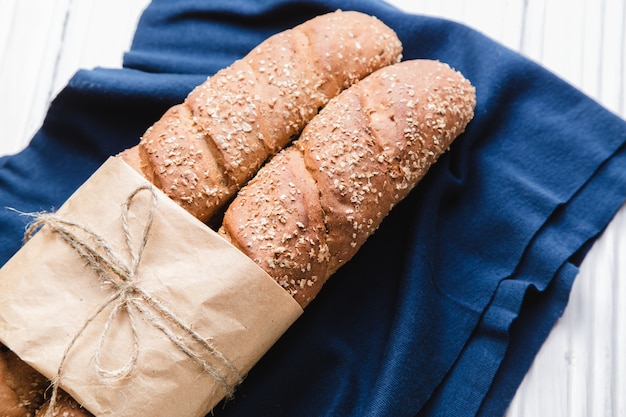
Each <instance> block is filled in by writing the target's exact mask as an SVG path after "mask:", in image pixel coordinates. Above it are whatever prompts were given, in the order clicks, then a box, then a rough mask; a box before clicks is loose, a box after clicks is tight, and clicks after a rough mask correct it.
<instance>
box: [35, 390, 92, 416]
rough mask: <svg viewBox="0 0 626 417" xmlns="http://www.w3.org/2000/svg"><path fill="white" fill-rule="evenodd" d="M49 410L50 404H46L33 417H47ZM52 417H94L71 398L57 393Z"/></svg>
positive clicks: (62, 393) (61, 392)
mask: <svg viewBox="0 0 626 417" xmlns="http://www.w3.org/2000/svg"><path fill="white" fill-rule="evenodd" d="M49 408H50V402H49V401H48V402H46V403H45V404H44V405H43V406H42V407H41V408H40V409H39V410H37V414H35V417H47V416H48V415H49V414H48V409H49ZM52 417H94V416H93V414H91V413H90V412H89V411H87V410H86V409H84V408H83V407H82V406H81V405H80V404H78V403H77V402H76V401H75V400H74V399H73V398H72V397H70V396H69V395H68V394H67V393H66V392H64V391H59V395H58V397H57V403H56V405H55V407H54V412H53V413H52Z"/></svg>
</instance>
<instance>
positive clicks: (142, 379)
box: [0, 158, 302, 417]
mask: <svg viewBox="0 0 626 417" xmlns="http://www.w3.org/2000/svg"><path fill="white" fill-rule="evenodd" d="M146 186H149V184H148V183H147V182H146V180H145V179H144V178H143V177H141V176H140V175H139V174H137V173H136V172H135V171H134V170H132V169H131V168H130V167H128V166H127V165H126V164H125V163H124V162H122V161H121V160H119V159H117V158H110V159H109V160H108V161H107V162H106V163H105V164H104V165H103V166H102V167H101V168H100V169H99V170H98V171H97V172H96V173H95V174H94V175H93V176H92V177H91V178H90V179H89V180H88V181H87V182H85V184H83V186H82V187H81V188H80V189H79V190H77V191H76V193H75V194H74V195H73V196H72V197H71V198H70V199H69V200H68V201H67V202H66V203H65V204H64V205H63V206H62V207H61V208H60V209H59V210H58V212H57V213H56V214H55V217H57V218H61V219H63V220H65V221H68V222H71V223H72V224H78V225H80V226H84V227H85V228H86V229H88V230H90V231H92V232H93V233H95V234H96V235H97V236H98V238H100V239H101V242H100V243H91V245H92V246H94V247H95V248H96V250H99V251H103V252H106V250H103V249H102V248H103V247H106V248H109V249H110V253H108V254H105V255H104V257H105V258H107V257H108V258H107V259H109V258H112V259H113V261H114V263H115V262H117V263H119V264H122V265H123V266H124V268H127V269H128V270H132V269H133V265H136V271H137V272H136V274H134V273H132V274H131V275H132V277H131V278H132V281H133V283H132V284H133V286H134V290H133V291H129V292H128V293H127V295H123V296H119V297H117V298H115V294H119V293H120V291H121V290H120V288H121V287H123V285H124V282H123V281H122V283H121V284H120V283H114V282H112V280H111V279H110V277H108V276H107V275H106V274H104V275H103V274H102V273H100V272H98V271H97V270H94V267H93V265H91V264H90V263H89V262H88V261H87V260H86V258H85V257H84V256H82V257H81V256H80V255H79V253H78V252H77V250H76V249H75V248H73V247H71V246H70V245H69V244H68V243H67V242H66V241H64V240H63V239H61V238H59V236H58V235H59V233H56V232H54V231H53V230H52V229H51V228H50V227H48V226H44V227H43V228H42V229H41V230H40V231H39V232H38V233H36V234H35V235H34V237H33V238H32V239H31V240H29V241H28V243H27V244H26V245H24V246H23V248H22V249H21V250H20V251H19V252H18V253H17V254H16V255H15V256H14V257H13V258H12V259H11V260H10V261H9V262H8V263H7V264H6V265H5V266H4V267H3V268H2V269H1V270H0V340H1V341H2V343H4V344H5V345H7V346H8V347H9V348H11V349H12V350H13V351H14V352H15V353H17V354H18V355H19V356H20V357H21V358H22V359H23V360H25V361H26V362H27V363H29V364H30V365H31V366H33V367H34V368H35V369H37V370H38V371H39V372H41V373H42V374H43V375H45V376H46V377H48V378H51V379H53V378H55V377H57V376H58V374H59V366H60V365H62V366H61V367H62V372H61V373H60V380H59V385H60V386H61V388H63V389H65V390H66V391H67V392H69V393H70V394H71V395H72V396H73V397H74V398H75V399H76V400H77V401H78V402H80V403H81V404H82V405H83V406H84V407H85V408H87V409H88V410H89V411H90V412H92V413H93V414H95V415H97V416H135V417H136V416H157V415H158V416H177V417H183V416H185V417H187V416H189V417H192V416H198V417H201V416H204V415H206V414H207V413H208V412H209V411H210V410H211V409H212V408H213V407H214V406H215V405H216V404H217V403H218V402H219V401H221V400H222V399H223V397H224V396H225V395H227V394H228V388H229V387H230V386H234V385H236V384H237V383H238V382H239V381H240V379H241V377H243V376H244V375H245V374H246V373H247V372H248V371H249V370H250V368H251V367H252V366H253V365H254V364H255V363H256V362H257V361H258V360H259V359H260V358H261V356H262V355H263V354H264V353H265V352H266V351H267V350H268V349H269V348H270V347H271V346H272V345H273V344H274V343H275V341H276V340H277V339H278V338H279V337H280V336H281V335H282V334H283V333H284V332H285V330H286V329H287V328H288V327H289V326H290V325H291V324H292V323H293V322H294V321H295V320H296V319H297V317H299V315H300V314H301V313H302V309H301V308H300V306H299V305H298V304H297V303H296V302H295V301H294V300H293V298H292V297H291V296H290V295H289V294H288V293H287V292H286V291H284V290H283V289H282V288H281V287H280V286H279V285H278V284H276V282H275V281H274V280H273V279H272V278H271V277H269V276H268V275H267V274H266V273H265V272H264V271H263V270H261V269H260V268H259V267H258V266H257V265H255V264H254V263H253V262H252V261H251V260H249V259H248V258H247V257H246V256H245V255H243V254H242V253H241V252H239V251H238V250H237V249H235V248H234V247H232V246H231V245H230V244H228V243H227V242H226V241H224V240H223V239H222V238H221V237H219V236H218V235H217V233H215V232H214V231H212V230H211V229H209V228H208V227H207V226H206V225H204V224H203V223H201V222H199V221H198V220H196V219H195V218H194V217H192V216H191V215H189V214H188V213H187V212H185V211H184V210H183V209H182V208H180V207H179V206H178V205H176V204H175V203H174V202H173V201H172V200H170V199H169V198H167V197H166V196H165V195H164V194H162V193H161V192H159V191H158V190H155V189H154V188H153V187H151V186H149V187H151V188H150V190H152V191H151V192H139V193H137V194H136V196H135V198H134V199H133V201H132V204H131V205H130V206H129V208H128V212H127V216H126V217H127V228H126V232H125V231H124V227H123V225H122V223H123V222H122V221H121V217H122V214H121V213H122V212H123V206H124V204H125V202H126V201H127V200H128V199H129V196H130V195H131V194H133V192H134V191H135V190H137V189H138V188H140V187H146ZM152 193H154V195H156V204H155V205H151V203H152V195H153V194H152ZM151 207H153V212H154V217H153V220H151V221H150V224H149V232H148V235H147V239H146V240H145V246H144V244H143V243H142V232H143V231H145V230H146V222H147V220H146V218H147V217H148V213H149V212H150V210H151ZM127 237H129V239H128V240H127ZM78 240H79V241H81V240H84V241H86V242H91V241H92V239H91V238H90V237H89V236H83V235H81V236H79V239H78ZM138 248H143V250H140V249H138ZM133 256H134V258H135V260H133ZM137 258H139V259H137ZM105 269H106V268H105ZM131 272H132V271H131ZM112 275H115V274H112ZM141 294H146V295H147V297H148V298H149V301H146V299H145V298H142V296H141ZM124 297H127V298H126V299H124ZM112 298H115V299H114V300H113V301H111V299H112ZM155 303H156V307H155ZM161 308H162V309H163V311H165V312H166V313H164V312H163V311H161V310H160V309H161ZM116 309H117V310H116ZM100 310H102V311H100ZM168 315H171V316H172V317H173V319H172V317H168ZM133 329H134V330H133ZM185 329H186V330H185ZM197 336H200V337H201V340H194V337H197ZM74 339H75V340H74ZM135 342H136V346H135V345H134V344H135ZM68 346H71V348H70V349H69V350H68ZM185 349H187V350H188V352H186V351H185ZM134 352H136V359H133V355H134V354H135V353H134ZM96 353H98V354H97V355H96ZM64 357H65V359H63V358H64ZM120 370H125V371H124V372H120ZM116 371H117V372H120V374H119V375H116V377H113V376H112V375H106V372H111V373H112V374H115V372H116Z"/></svg>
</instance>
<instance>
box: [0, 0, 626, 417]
mask: <svg viewBox="0 0 626 417" xmlns="http://www.w3.org/2000/svg"><path fill="white" fill-rule="evenodd" d="M336 9H344V10H350V9H352V10H360V11H363V12H366V13H369V14H373V15H376V16H377V17H379V18H380V19H381V20H382V21H384V22H385V23H387V24H388V25H389V26H391V27H392V28H393V29H395V30H396V32H397V33H398V35H399V37H400V38H401V40H402V42H403V44H404V58H405V59H412V58H431V59H439V60H441V61H444V62H447V63H449V64H450V65H451V66H452V67H454V68H456V69H457V70H459V71H461V72H462V73H463V74H464V75H465V76H466V77H467V78H468V79H469V80H470V81H471V82H472V83H473V84H474V85H475V86H476V90H477V99H478V103H477V108H476V116H475V118H474V120H473V121H472V122H471V123H470V125H469V127H468V129H467V131H466V133H464V134H463V135H462V136H461V137H460V138H459V139H458V140H457V141H456V142H455V143H454V144H453V146H452V149H451V150H450V152H449V153H447V154H446V155H445V156H444V157H443V158H442V159H440V161H439V162H438V163H437V164H436V165H435V166H434V167H433V168H432V169H431V171H430V172H429V173H428V175H427V176H426V178H425V179H424V180H423V182H422V183H421V184H420V185H419V186H418V187H417V188H416V189H414V190H413V192H412V193H411V194H410V195H409V197H408V198H407V199H406V200H405V201H403V202H402V203H401V204H400V205H398V206H397V207H396V208H395V209H394V210H393V212H392V213H391V214H390V216H389V217H388V218H387V219H386V220H385V221H384V223H383V225H382V226H381V228H380V229H379V230H378V232H377V233H376V234H375V235H374V236H373V237H372V238H371V239H370V240H369V241H368V242H367V243H366V244H365V246H364V247H363V248H362V249H361V251H360V252H359V254H358V255H357V256H356V257H355V258H354V259H353V260H352V261H351V262H350V263H348V264H347V265H346V266H344V267H343V268H342V269H341V270H339V272H338V273H337V274H336V275H335V276H333V277H332V278H331V279H330V281H329V282H328V284H327V285H326V287H325V288H324V289H323V290H322V292H321V294H320V295H319V296H318V298H317V299H316V300H315V301H314V302H313V303H312V304H311V305H310V306H309V307H308V308H307V311H306V312H305V314H304V315H303V316H302V318H301V319H300V320H299V321H298V322H296V323H295V324H294V326H293V327H292V328H291V329H290V330H289V331H288V332H287V333H286V334H285V335H284V337H283V338H282V339H281V340H279V342H278V343H277V344H276V345H275V346H274V347H273V348H272V349H271V350H270V352H269V353H268V354H267V355H266V356H265V357H264V358H263V359H262V360H261V362H260V363H258V365H257V366H256V367H255V368H253V370H252V371H251V372H250V374H249V375H248V376H247V378H246V379H245V381H244V382H243V384H242V385H241V386H240V387H239V388H238V390H237V392H236V394H235V397H234V399H232V400H230V401H227V402H225V403H224V404H222V405H220V406H218V407H217V409H216V410H215V412H214V415H215V416H218V417H221V416H246V417H249V416H298V417H303V416H305V417H306V416H359V417H361V416H448V415H449V416H457V417H458V416H474V415H480V416H500V415H503V414H504V413H505V411H506V408H507V406H508V404H509V403H510V401H511V399H512V397H513V395H514V393H515V390H516V389H517V387H518V386H519V383H520V382H521V380H522V378H523V376H524V374H525V373H526V371H527V370H528V367H529V366H530V364H531V362H532V360H533V357H534V356H535V354H536V352H537V350H538V349H539V347H540V346H541V344H542V342H543V341H544V340H545V338H546V336H547V335H548V333H549V331H550V329H551V328H552V326H553V324H554V322H555V321H556V320H557V318H558V317H559V316H560V315H561V313H562V311H563V309H564V308H565V305H566V303H567V300H568V295H569V291H570V288H571V285H572V282H573V280H574V279H575V277H576V274H577V272H578V265H579V264H580V262H581V260H582V259H583V258H584V255H585V253H586V250H587V249H588V247H589V246H590V244H591V243H592V242H593V240H594V239H595V238H596V237H597V236H598V234H599V233H600V232H601V231H602V230H603V229H604V228H605V227H606V225H607V224H608V222H609V221H610V220H611V218H612V217H613V215H614V214H615V212H616V211H617V210H618V209H619V207H620V206H621V205H622V204H623V203H624V200H625V199H626V151H625V148H624V143H625V142H626V122H625V121H624V120H622V119H621V118H619V117H617V116H615V115H614V114H612V113H611V112H609V111H607V110H606V109H604V108H602V107H601V106H600V105H598V104H597V103H596V102H594V101H593V100H591V99H590V98H588V97H586V96H585V95H583V94H582V93H580V92H579V91H578V90H576V89H575V88H573V87H572V86H570V85H568V84H567V83H565V82H564V81H562V80H560V79H559V78H558V77H556V76H554V75H553V74H551V73H550V72H548V71H547V70H545V69H543V68H541V67H540V66H538V65H536V64H534V63H533V62H531V61H529V60H528V59H526V58H524V57H522V56H520V55H518V54H516V53H514V52H513V51H511V50H508V49H507V48H505V47H503V46H502V45H500V44H498V43H496V42H494V41H492V40H490V39H489V38H487V37H485V36H484V35H482V34H480V33H478V32H476V31H474V30H471V29H469V28H467V27H465V26H463V25H459V24H456V23H453V22H450V21H446V20H440V19H436V18H432V17H423V16H415V15H409V14H406V13H403V12H401V11H399V10H397V9H395V8H393V7H392V6H390V5H388V4H386V3H384V2H381V1H377V0H358V1H357V0H304V1H291V0H264V1H255V0H204V1H203V0H179V1H171V0H154V1H153V2H152V3H151V4H150V5H149V6H148V7H147V9H146V10H145V11H144V13H143V14H142V17H141V20H140V21H139V23H138V26H137V30H136V34H135V37H134V41H133V44H132V47H131V49H130V51H129V52H128V53H127V54H126V55H125V58H124V67H123V68H122V69H104V68H98V69H94V70H89V71H79V72H78V73H77V74H76V75H75V76H74V77H73V79H72V80H71V81H70V82H69V84H68V86H67V87H66V88H65V89H64V90H63V91H62V92H61V93H60V94H59V96H58V97H57V98H56V99H55V100H54V102H53V103H52V104H51V106H50V109H49V112H48V115H47V117H46V120H45V122H44V124H43V126H42V128H41V130H40V131H39V132H38V133H37V134H36V135H35V136H34V138H33V140H32V142H31V143H30V145H29V146H28V147H27V149H25V150H24V151H23V152H21V153H19V154H17V155H14V156H9V157H5V158H2V159H0V264H1V263H3V262H5V261H6V260H7V259H8V258H9V257H10V256H11V255H12V254H13V253H14V252H15V251H17V250H18V248H19V247H20V245H21V237H22V234H23V232H24V225H25V222H26V221H27V219H24V218H23V217H20V216H19V215H18V214H16V213H15V212H13V211H10V210H6V209H4V207H14V208H16V209H19V210H21V211H39V210H51V209H54V208H55V207H58V206H60V205H61V204H62V203H63V201H64V200H65V199H66V198H67V197H68V196H69V195H70V194H71V193H72V192H73V191H74V190H75V189H76V188H77V187H78V186H79V185H80V184H81V183H82V182H83V181H84V180H85V179H86V178H87V177H88V176H89V175H90V174H91V173H92V172H93V171H94V170H95V169H96V168H97V167H98V166H99V165H100V164H101V163H102V162H103V161H104V160H105V158H107V157H108V156H109V155H112V154H115V153H117V152H119V151H121V150H123V149H125V148H128V147H130V146H133V145H135V144H136V143H137V142H138V140H139V137H140V135H141V134H142V133H143V132H144V130H145V129H146V128H147V127H148V126H149V125H151V124H152V123H153V122H154V121H156V120H157V119H158V118H159V117H160V116H161V114H162V113H163V112H164V111H165V110H166V109H167V108H168V107H169V106H171V105H173V104H176V103H178V102H180V101H182V100H183V99H184V97H185V96H186V94H187V93H188V92H189V91H190V90H191V89H192V88H193V87H194V86H195V85H197V84H199V83H201V82H202V81H204V79H205V78H206V76H207V75H209V74H213V73H214V72H216V71H217V70H218V69H220V68H222V67H224V66H227V65H229V64H230V63H232V62H233V61H234V60H235V59H237V58H240V57H242V56H243V55H244V54H246V53H247V52H248V51H249V50H250V49H251V48H252V47H254V46H255V45H256V44H258V43H260V42H261V41H263V40H264V39H265V38H267V37H268V36H269V35H271V34H273V33H276V32H278V31H280V30H283V29H286V28H288V27H292V26H294V25H296V24H298V23H300V22H302V21H304V20H306V19H308V18H311V17H313V16H314V15H317V14H320V13H325V12H329V11H333V10H336ZM42 279H43V278H42Z"/></svg>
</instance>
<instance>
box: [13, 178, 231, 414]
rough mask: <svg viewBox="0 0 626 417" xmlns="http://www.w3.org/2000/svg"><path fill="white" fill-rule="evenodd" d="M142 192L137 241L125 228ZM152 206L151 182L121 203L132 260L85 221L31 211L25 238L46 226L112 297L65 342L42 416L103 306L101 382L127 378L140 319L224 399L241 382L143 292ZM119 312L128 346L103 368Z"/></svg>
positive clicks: (212, 350)
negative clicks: (144, 205) (145, 196)
mask: <svg viewBox="0 0 626 417" xmlns="http://www.w3.org/2000/svg"><path fill="white" fill-rule="evenodd" d="M141 192H148V193H150V203H149V207H148V212H147V215H146V216H145V217H144V216H141V217H140V219H141V220H142V221H143V222H144V223H143V227H142V229H141V235H140V236H139V240H138V244H137V242H136V241H135V239H134V237H133V233H132V232H131V228H130V227H129V213H130V212H131V206H132V204H133V202H134V201H135V199H136V198H137V196H138V194H139V193H141ZM156 207H157V195H156V192H155V191H154V189H153V188H152V186H150V185H148V184H146V185H142V186H140V187H138V188H137V189H135V190H134V191H133V192H132V193H131V194H130V195H129V196H128V198H127V199H126V201H125V202H124V204H123V206H122V211H121V228H122V233H123V235H124V243H125V248H126V250H127V252H128V253H127V255H129V256H128V258H130V262H128V261H125V260H124V259H122V258H121V257H119V256H117V255H116V254H115V253H114V251H113V250H112V249H111V247H110V245H109V244H108V243H107V242H106V241H105V239H104V238H102V237H101V236H100V235H99V234H97V233H96V232H94V231H93V230H91V229H90V228H89V227H87V226H86V225H82V224H79V223H76V222H73V221H69V220H66V219H63V218H61V217H59V216H57V215H56V214H53V213H37V214H34V215H33V216H34V217H35V220H34V221H33V222H32V223H31V224H30V226H29V227H28V229H27V231H26V233H25V240H29V239H30V238H32V236H33V235H34V234H35V233H36V232H37V231H38V230H39V229H41V228H42V227H44V226H45V227H48V228H49V229H50V230H51V231H52V232H53V233H54V234H56V235H57V236H58V237H60V238H61V239H62V240H63V241H64V242H65V243H67V244H68V245H69V246H70V247H72V248H73V249H74V251H75V252H76V253H77V254H78V255H79V256H80V258H81V259H83V260H84V261H86V263H87V265H88V266H89V268H90V269H91V270H92V271H93V272H94V275H95V276H96V277H97V278H98V279H99V280H100V281H101V282H102V283H104V284H106V285H107V286H109V287H110V288H111V289H112V292H111V295H110V296H109V297H108V298H107V299H106V300H105V301H104V302H103V303H101V304H100V305H98V306H97V308H96V309H95V311H94V312H93V313H91V314H90V315H89V316H88V317H87V318H86V320H85V322H84V323H83V325H82V326H81V327H80V329H79V330H78V332H76V334H75V335H74V336H73V338H72V339H71V341H70V343H69V344H68V345H67V347H66V349H65V351H64V353H63V356H62V357H61V361H60V363H59V367H58V369H57V372H56V375H55V376H54V377H53V378H52V380H51V388H52V392H51V397H50V405H49V407H48V412H47V414H46V417H48V416H52V415H53V414H54V409H55V405H56V402H57V397H58V390H59V385H60V383H61V379H62V375H63V372H64V370H65V366H66V361H67V358H68V356H69V354H70V352H71V350H72V348H73V347H74V345H75V344H76V342H77V340H78V339H79V338H80V337H81V335H82V334H83V333H84V332H85V330H86V329H87V328H88V327H89V326H90V324H91V323H92V322H93V321H94V320H95V319H96V317H98V316H99V315H100V314H102V313H103V311H104V310H106V309H107V308H110V312H109V316H108V318H107V320H106V322H105V324H104V328H103V329H102V332H101V334H100V339H99V342H98V345H97V347H96V351H95V354H94V367H95V371H96V372H97V374H98V375H99V376H100V377H101V378H102V379H103V380H120V379H123V378H125V377H127V376H129V375H130V373H131V372H132V370H133V369H134V368H135V366H136V363H137V358H138V356H139V351H140V340H139V336H138V330H137V322H138V319H139V317H141V318H143V319H144V321H145V322H147V323H149V324H151V325H152V326H153V327H155V328H156V329H158V330H160V331H161V332H162V333H163V334H164V336H165V337H167V338H168V339H169V340H170V341H171V342H172V343H173V344H174V346H175V347H176V348H177V349H178V350H179V351H181V352H183V353H184V354H185V355H187V356H188V357H189V358H190V359H191V360H192V361H193V362H194V363H196V364H197V365H198V366H199V367H200V369H201V370H202V371H203V372H204V373H206V374H209V375H210V376H211V377H213V378H214V379H215V380H216V381H217V382H218V383H219V384H220V385H221V386H222V387H223V388H224V389H225V391H226V392H227V396H228V397H230V396H232V394H233V392H234V388H235V386H236V385H237V384H239V383H240V382H241V380H242V376H241V375H240V373H239V371H238V370H237V369H236V368H235V366H234V365H233V364H232V363H231V362H230V361H229V360H228V359H226V358H225V357H224V355H223V354H222V353H221V352H219V350H218V349H217V348H216V347H215V346H213V345H212V344H211V342H210V340H207V339H205V338H203V337H202V336H201V335H199V334H198V333H197V332H195V331H194V330H192V329H191V328H190V327H189V326H188V325H187V324H185V323H184V322H183V321H181V320H179V319H178V318H177V317H176V316H175V315H174V313H173V312H171V311H170V310H169V309H168V308H166V307H165V305H163V304H162V303H161V302H160V301H159V300H157V299H156V298H154V297H153V296H152V295H150V294H148V293H146V292H145V291H144V290H143V289H142V288H141V287H140V286H139V277H138V275H137V272H138V270H139V266H140V264H141V260H142V256H143V252H144V249H145V248H146V245H147V244H148V240H149V236H150V229H151V227H152V224H153V222H154V215H155V212H156ZM120 314H125V315H126V316H127V317H128V319H129V320H128V321H129V323H130V332H131V339H132V342H131V343H132V348H131V351H130V353H129V354H128V357H127V358H126V360H125V362H123V363H122V364H121V365H120V366H119V367H117V368H115V369H107V368H105V367H104V366H102V364H101V359H100V356H101V353H102V352H104V350H105V349H104V346H105V343H106V340H107V336H108V335H109V332H110V330H111V327H112V325H113V323H114V322H115V321H116V319H117V318H118V316H119V315H120ZM176 332H178V333H181V332H182V334H183V335H184V336H186V337H187V338H188V339H190V340H191V342H189V343H185V342H184V340H183V337H180V336H179V335H178V334H177V333H176ZM192 344H195V345H197V346H199V347H200V348H201V349H202V353H196V352H194V351H193V350H192V346H191V345H192ZM205 356H208V358H212V362H217V363H218V365H219V366H216V365H214V364H212V363H210V361H209V359H207V358H205ZM218 367H219V368H221V369H222V371H220V369H218ZM224 370H226V371H227V373H229V374H230V375H231V378H232V376H234V379H235V383H230V382H229V381H228V376H224V375H222V372H224Z"/></svg>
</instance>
